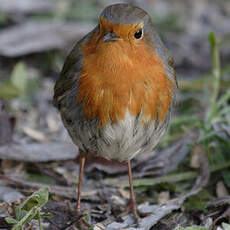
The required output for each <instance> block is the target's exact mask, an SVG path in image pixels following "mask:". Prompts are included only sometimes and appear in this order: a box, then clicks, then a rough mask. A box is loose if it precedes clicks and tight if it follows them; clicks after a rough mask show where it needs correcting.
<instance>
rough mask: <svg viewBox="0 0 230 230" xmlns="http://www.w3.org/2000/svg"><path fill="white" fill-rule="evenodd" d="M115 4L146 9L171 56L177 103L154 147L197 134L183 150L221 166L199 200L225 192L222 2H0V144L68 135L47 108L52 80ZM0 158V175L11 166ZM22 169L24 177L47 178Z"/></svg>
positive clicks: (228, 53)
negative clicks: (170, 118)
mask: <svg viewBox="0 0 230 230" xmlns="http://www.w3.org/2000/svg"><path fill="white" fill-rule="evenodd" d="M117 2H129V3H133V4H135V5H138V6H140V7H142V8H144V9H146V10H147V11H148V13H149V14H150V16H151V17H152V21H153V24H154V25H155V26H156V28H157V29H158V32H159V33H160V35H161V37H162V39H163V41H164V42H165V44H166V47H167V48H168V49H169V50H170V52H171V53H172V55H173V56H174V61H175V69H176V75H177V79H178V83H179V90H178V95H177V104H176V107H175V109H174V113H173V118H172V121H171V124H170V128H169V131H168V133H167V135H166V136H165V137H164V139H163V140H162V142H161V144H160V146H158V151H159V150H163V149H165V148H168V147H170V146H171V145H173V144H174V143H175V142H176V141H177V140H179V139H180V138H182V137H184V136H185V135H186V134H188V133H189V132H198V134H197V137H196V138H195V140H192V142H191V141H190V140H191V139H192V138H191V137H190V136H186V139H185V140H184V142H185V143H187V142H188V144H189V145H188V146H189V148H190V151H191V152H192V153H194V152H195V154H196V153H197V152H199V151H203V152H205V153H206V154H207V156H208V161H209V163H210V164H211V165H212V166H215V165H217V164H218V165H219V164H220V165H223V168H221V167H220V169H221V170H220V171H219V172H218V173H216V174H214V175H213V176H212V178H213V180H212V181H211V184H210V187H209V188H211V189H210V190H208V191H207V190H206V193H205V194H204V197H205V199H206V198H207V197H208V198H207V199H211V198H210V196H211V197H213V196H214V197H218V196H221V194H222V193H224V195H229V192H230V169H229V165H226V163H229V161H230V1H229V0H218V1H217V0H193V1H190V0H173V1H172V0H139V1H138V0H136V1H131V0H130V1H115V0H107V1H106V0H65V1H63V0H39V1H36V0H10V1H9V0H1V1H0V144H2V145H4V144H6V143H9V142H11V143H12V142H13V143H17V144H27V143H33V142H35V143H43V142H46V141H59V140H69V138H68V135H67V134H66V131H65V130H64V128H63V126H62V124H61V122H60V118H59V117H58V115H57V112H56V110H55V109H54V108H53V107H52V105H51V100H52V95H53V85H54V82H55V80H56V79H57V77H58V75H59V73H60V70H61V68H62V65H63V63H64V60H65V57H66V55H67V54H68V52H69V51H70V49H71V48H72V47H73V45H74V44H75V43H76V42H77V41H78V40H79V39H80V38H81V37H82V36H83V35H84V34H86V33H88V32H89V31H90V30H91V29H92V28H93V27H94V26H95V25H96V24H97V18H98V15H99V14H100V12H101V11H102V9H103V8H104V7H106V6H107V5H110V4H112V3H117ZM194 130H195V131H194ZM189 139H190V140H189ZM198 146H199V150H197V149H198ZM200 147H201V148H200ZM192 160H193V154H191V155H190V156H189V157H187V158H186V159H184V161H183V163H182V164H181V165H180V167H179V169H177V171H176V172H184V171H186V170H188V169H189V168H191V167H192V165H191V164H192V163H191V162H192ZM1 163H2V168H1V170H2V173H6V171H7V168H9V169H10V168H11V167H12V166H10V165H9V164H8V165H7V164H6V165H7V167H6V166H5V168H4V167H3V166H4V165H3V163H5V162H4V161H2V162H1ZM4 170H5V171H4ZM25 171H27V172H26V173H27V176H28V175H29V176H28V178H29V179H30V180H36V181H37V180H40V181H45V182H47V181H48V182H49V183H51V182H52V183H53V180H52V179H50V178H49V177H42V176H41V175H39V173H38V172H34V171H33V170H31V169H29V170H25ZM25 171H24V173H25ZM28 178H27V179H28ZM44 178H45V179H44ZM47 178H48V179H47ZM220 184H221V186H222V187H221V188H222V190H221V191H222V193H221V192H219V191H220V188H219V187H218V186H220ZM180 186H181V185H180ZM185 187H186V186H184V187H183V186H182V187H180V189H179V190H180V191H181V190H183V189H185ZM223 187H224V189H223ZM164 188H165V187H164ZM140 190H141V189H140ZM179 190H178V191H179ZM223 191H224V192H223ZM207 194H208V195H207ZM209 195H210V196H209ZM222 195H223V194H222ZM198 203H199V202H198ZM199 204H200V203H199ZM188 205H189V202H188ZM198 206H199V205H198ZM199 207H200V206H199Z"/></svg>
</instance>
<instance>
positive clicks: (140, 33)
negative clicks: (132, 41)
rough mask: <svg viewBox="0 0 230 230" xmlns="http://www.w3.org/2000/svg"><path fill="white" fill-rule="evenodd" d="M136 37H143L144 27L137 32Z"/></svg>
mask: <svg viewBox="0 0 230 230" xmlns="http://www.w3.org/2000/svg"><path fill="white" fill-rule="evenodd" d="M134 37H135V38H136V39H140V38H141V37H142V29H139V30H138V31H137V32H136V33H135V34H134Z"/></svg>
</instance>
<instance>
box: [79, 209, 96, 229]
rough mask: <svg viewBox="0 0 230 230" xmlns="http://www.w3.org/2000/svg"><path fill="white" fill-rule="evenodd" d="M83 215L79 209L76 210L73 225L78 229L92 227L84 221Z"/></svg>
mask: <svg viewBox="0 0 230 230" xmlns="http://www.w3.org/2000/svg"><path fill="white" fill-rule="evenodd" d="M85 215H86V213H83V212H81V211H80V209H77V210H76V221H75V225H76V226H77V227H78V228H79V229H80V230H83V229H88V228H90V227H92V226H91V225H90V224H89V223H88V222H87V221H86V220H85V218H84V217H85Z"/></svg>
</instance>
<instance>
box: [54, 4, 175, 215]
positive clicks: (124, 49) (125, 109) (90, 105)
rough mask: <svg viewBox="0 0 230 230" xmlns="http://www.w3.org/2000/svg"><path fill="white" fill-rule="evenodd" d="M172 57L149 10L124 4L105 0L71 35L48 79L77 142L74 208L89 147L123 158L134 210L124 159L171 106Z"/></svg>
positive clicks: (146, 143) (158, 126) (147, 147)
mask: <svg viewBox="0 0 230 230" xmlns="http://www.w3.org/2000/svg"><path fill="white" fill-rule="evenodd" d="M176 88H177V82H176V76H175V73H174V68H173V59H172V57H171V56H170V54H169V53H168V51H167V49H166V48H165V47H164V45H163V43H162V41H161V39H160V38H159V36H158V34H157V32H156V30H155V27H154V26H153V24H152V22H151V18H150V16H149V15H148V14H147V13H146V12H145V11H144V10H143V9H141V8H138V7H136V6H132V5H129V4H115V5H111V6H108V7H107V8H105V9H104V10H103V12H102V13H101V15H100V17H99V20H98V25H97V26H96V27H95V28H94V29H93V30H92V31H91V32H90V33H88V34H87V35H86V36H85V37H83V38H82V39H81V40H80V41H78V42H77V44H76V45H75V47H74V48H73V50H72V51H71V52H70V54H69V55H68V57H67V58H66V61H65V64H64V67H63V69H62V71H61V74H60V78H59V79H58V80H57V82H56V84H55V87H54V98H53V103H54V105H55V106H56V107H57V108H58V110H59V111H60V114H61V117H62V121H63V123H64V126H65V127H66V129H67V130H68V132H69V135H70V136H71V138H72V140H73V142H74V143H75V144H76V145H77V146H78V147H79V149H80V170H79V182H78V196H77V211H78V213H79V212H80V196H81V182H82V173H83V168H84V164H85V159H86V157H87V156H88V154H96V155H99V156H101V157H104V158H106V159H117V160H119V161H122V162H127V166H128V174H129V183H130V202H129V210H130V211H132V212H133V214H134V216H135V217H136V216H137V210H136V204H135V196H134V191H133V185H132V174H131V166H130V160H131V159H132V158H133V157H135V156H136V155H137V154H140V153H143V152H152V150H153V148H154V147H155V146H156V144H157V143H158V142H159V140H160V139H161V137H162V135H163V134H164V132H165V130H166V128H167V126H168V123H169V118H170V114H171V109H172V105H173V102H174V100H175V91H176Z"/></svg>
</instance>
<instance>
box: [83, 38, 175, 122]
mask: <svg viewBox="0 0 230 230" xmlns="http://www.w3.org/2000/svg"><path fill="white" fill-rule="evenodd" d="M98 36H99V35H97V34H95V35H93V37H92V38H91V39H90V40H89V41H88V42H87V43H85V44H84V45H83V46H82V47H81V50H82V52H83V57H84V58H83V64H82V70H81V72H80V75H79V94H78V101H81V102H82V105H83V109H84V113H85V115H86V118H88V119H93V118H97V119H98V120H99V124H100V125H101V126H104V125H106V123H107V122H108V121H111V122H112V123H116V122H118V121H119V120H120V119H124V117H125V113H126V111H127V109H128V110H129V111H130V113H131V114H132V115H137V114H139V113H142V114H143V122H144V121H145V120H146V118H151V120H155V119H156V118H157V119H158V120H159V121H163V120H164V118H165V116H166V114H167V112H168V110H169V107H170V105H171V100H172V95H173V93H174V92H173V91H174V83H173V81H172V80H171V79H169V78H168V77H167V76H166V73H165V71H164V68H163V67H164V66H163V65H164V63H163V62H162V60H161V59H160V58H159V57H158V56H156V54H155V53H154V51H153V50H150V49H149V47H147V45H145V43H144V42H141V43H140V44H138V46H133V45H132V44H130V43H127V41H123V40H120V41H116V42H106V43H105V42H103V41H100V40H99V39H98ZM96 43H97V44H96Z"/></svg>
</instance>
